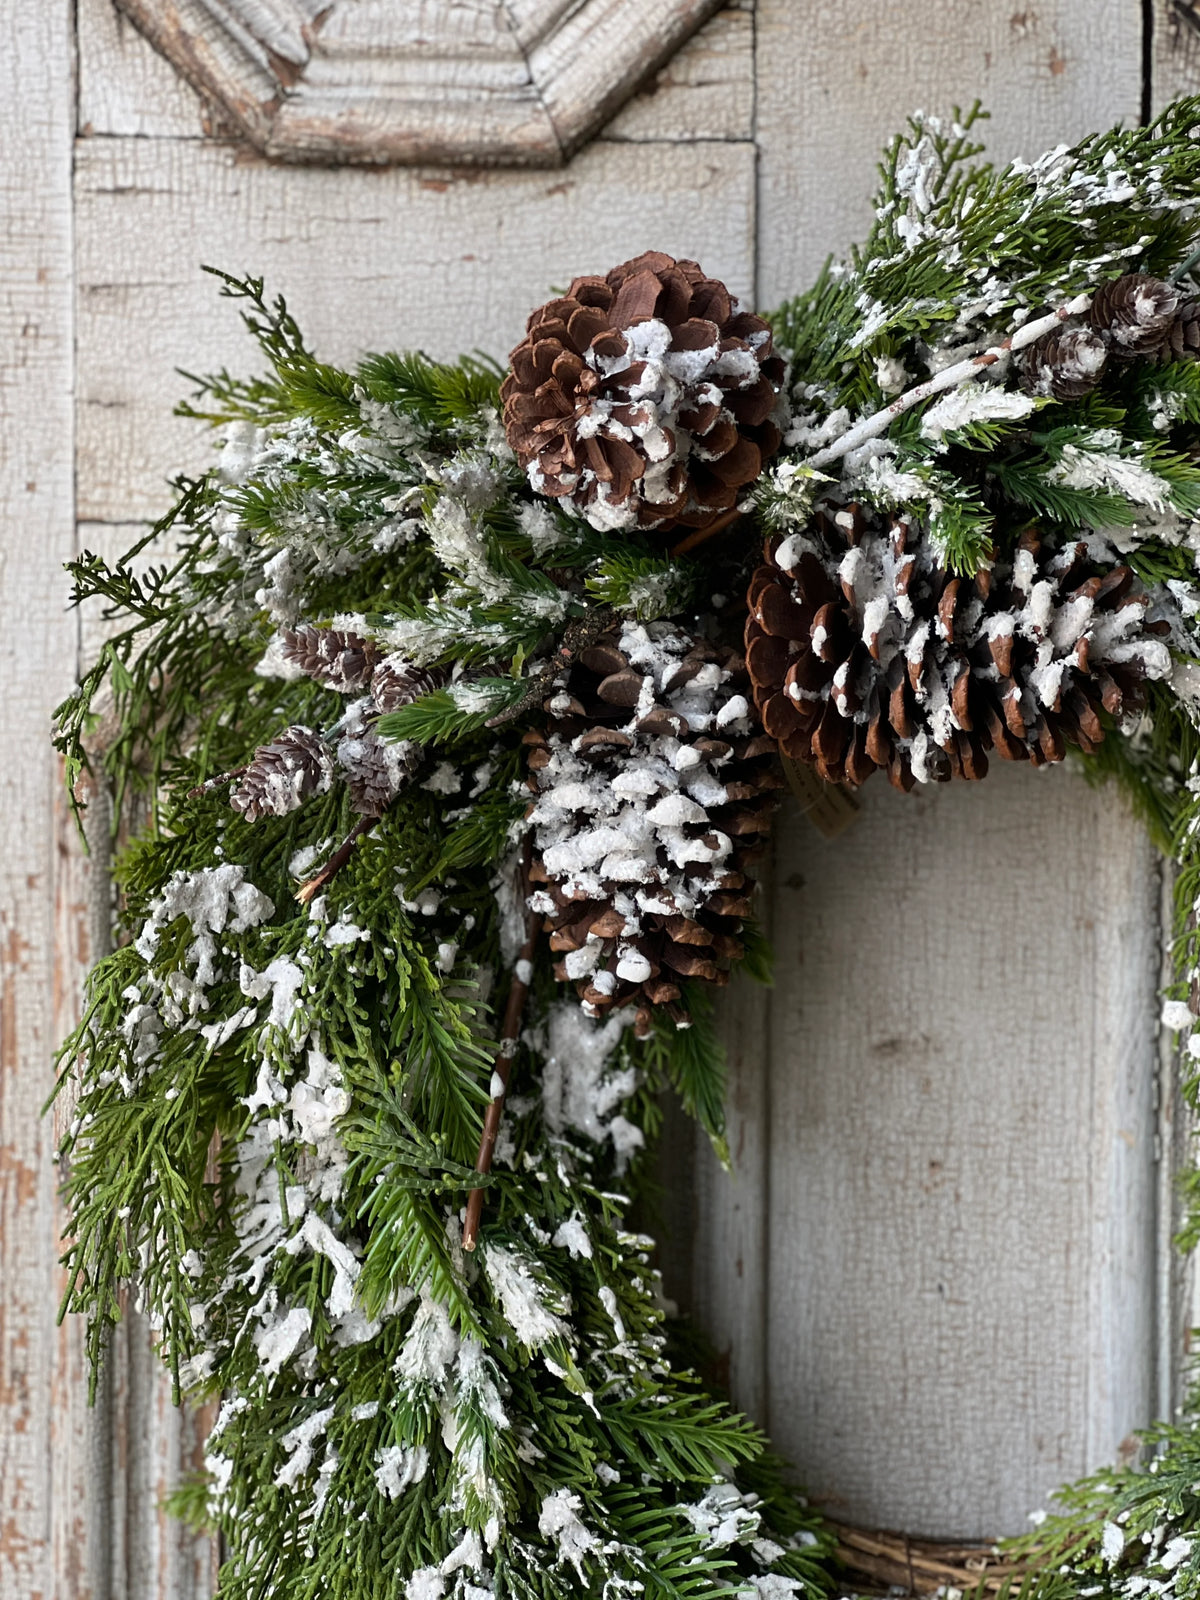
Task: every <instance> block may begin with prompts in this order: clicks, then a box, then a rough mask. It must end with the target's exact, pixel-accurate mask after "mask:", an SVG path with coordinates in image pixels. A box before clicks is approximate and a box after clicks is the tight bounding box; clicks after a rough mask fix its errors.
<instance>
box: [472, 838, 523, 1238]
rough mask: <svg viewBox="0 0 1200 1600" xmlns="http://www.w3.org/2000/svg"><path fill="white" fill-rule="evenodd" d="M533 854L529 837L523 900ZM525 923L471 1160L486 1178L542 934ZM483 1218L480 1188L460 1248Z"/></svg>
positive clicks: (476, 1235)
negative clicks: (494, 1089) (494, 1088)
mask: <svg viewBox="0 0 1200 1600" xmlns="http://www.w3.org/2000/svg"><path fill="white" fill-rule="evenodd" d="M532 853H533V841H532V838H529V837H527V838H526V841H525V854H524V858H523V860H522V862H521V887H522V892H523V893H524V895H525V897H526V900H528V896H529V866H530V861H531V858H532ZM527 917H528V921H527V922H526V924H525V928H526V939H525V943H524V944H523V945H522V946H521V953H520V955H519V956H518V957H517V964H516V966H515V967H514V969H513V980H512V984H511V986H510V988H509V991H508V1004H507V1005H506V1006H505V1008H504V1027H503V1029H502V1030H501V1034H500V1048H499V1050H498V1051H497V1052H496V1065H495V1067H494V1069H493V1071H492V1082H493V1084H495V1081H496V1079H497V1078H499V1080H500V1092H499V1093H498V1094H494V1095H493V1096H492V1099H491V1102H490V1104H489V1105H488V1108H487V1113H486V1115H485V1116H484V1119H483V1136H482V1137H481V1138H480V1141H479V1154H478V1156H477V1157H476V1158H475V1170H476V1172H478V1173H481V1174H483V1175H484V1176H486V1175H487V1174H488V1173H489V1172H490V1171H491V1170H492V1156H493V1155H494V1154H495V1151H496V1139H497V1136H498V1135H499V1132H500V1118H501V1117H502V1116H503V1114H504V1097H505V1095H506V1094H507V1093H508V1078H509V1074H510V1073H511V1072H512V1064H513V1060H514V1058H515V1057H516V1054H517V1044H518V1042H519V1040H518V1036H519V1034H520V1031H521V1018H522V1016H523V1015H524V1012H525V1002H526V1000H528V998H529V980H530V978H531V977H532V971H531V968H532V966H533V955H534V951H535V949H536V948H537V942H538V936H539V935H540V933H541V931H542V919H541V917H539V916H535V915H534V914H533V913H532V912H527ZM482 1215H483V1188H482V1186H480V1187H479V1188H477V1189H472V1190H471V1192H470V1194H469V1195H468V1196H467V1218H466V1221H465V1222H464V1223H463V1240H462V1242H463V1249H464V1250H474V1248H475V1244H476V1241H477V1240H478V1238H479V1219H480V1217H481V1216H482Z"/></svg>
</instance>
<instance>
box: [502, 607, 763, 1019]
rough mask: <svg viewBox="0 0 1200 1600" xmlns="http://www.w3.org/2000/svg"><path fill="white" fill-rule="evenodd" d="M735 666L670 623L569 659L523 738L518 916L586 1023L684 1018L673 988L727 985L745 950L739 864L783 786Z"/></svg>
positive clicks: (750, 856)
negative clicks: (525, 860)
mask: <svg viewBox="0 0 1200 1600" xmlns="http://www.w3.org/2000/svg"><path fill="white" fill-rule="evenodd" d="M746 687H747V685H746V676H745V669H744V665H743V662H742V658H741V656H740V655H738V653H737V652H736V651H733V650H730V649H729V648H728V647H720V646H717V645H714V644H711V643H709V642H707V641H706V640H704V639H702V638H700V637H698V636H696V635H694V634H692V633H690V632H688V631H687V630H685V629H682V628H679V627H676V626H675V625H673V624H668V623H651V624H649V625H647V626H642V625H641V624H639V623H632V622H630V623H625V624H623V625H622V626H621V628H620V629H619V631H616V632H614V633H613V634H611V635H609V636H606V637H604V638H601V639H599V640H597V641H596V642H595V643H594V644H592V645H590V646H589V647H587V648H585V649H584V650H582V651H581V653H580V656H579V658H578V660H577V661H576V662H575V663H574V665H573V666H572V667H571V668H570V669H569V670H568V671H566V672H564V673H563V675H562V677H561V679H560V680H559V682H558V685H557V686H556V688H555V691H554V692H553V694H552V695H551V696H550V698H549V699H548V700H547V701H546V710H547V713H548V714H549V721H548V722H547V724H546V726H545V728H544V730H542V731H538V732H533V733H531V734H528V735H527V736H526V743H527V745H529V746H530V750H529V767H530V776H529V787H530V788H531V790H532V791H533V793H534V795H535V797H536V798H535V801H534V804H533V807H532V810H531V813H530V817H531V825H532V827H533V840H534V863H533V869H532V873H531V877H532V879H533V881H534V883H536V884H538V885H540V886H541V887H540V888H538V889H537V890H536V891H535V893H534V894H533V896H532V897H531V899H530V908H531V909H532V910H533V911H534V912H536V913H539V914H541V915H544V916H545V917H546V918H547V919H548V923H549V926H550V929H551V937H550V946H551V949H552V950H555V951H557V952H559V953H560V955H561V960H560V961H559V963H558V965H557V966H556V968H555V972H556V974H557V976H558V977H559V978H560V979H562V980H572V981H574V983H575V986H576V989H577V990H578V992H579V995H580V997H581V998H582V1000H583V1002H584V1007H585V1009H586V1010H587V1011H588V1012H589V1013H590V1014H591V1015H593V1016H600V1015H603V1014H604V1013H605V1012H606V1011H609V1010H611V1009H612V1008H613V1007H614V1006H624V1005H630V1004H634V1005H637V1007H638V1010H639V1016H638V1029H639V1032H643V1033H644V1032H645V1031H646V1030H647V1029H648V1028H649V1026H650V1011H649V1008H650V1007H651V1006H656V1005H661V1006H667V1007H669V1008H672V1013H673V1014H674V1015H675V1017H676V1020H677V1021H680V1020H682V1013H681V1011H680V1010H679V1006H678V1002H679V1001H680V999H681V991H680V987H679V983H680V979H682V978H693V979H702V980H704V981H706V982H709V983H724V982H725V981H726V980H727V978H728V973H729V963H730V962H731V961H734V960H736V959H737V958H738V957H739V956H740V955H741V953H742V945H741V940H740V939H739V937H738V936H739V933H740V931H741V924H742V918H743V917H744V916H746V914H747V912H748V910H749V904H750V893H751V890H752V889H753V881H752V878H751V867H752V863H753V861H754V860H755V858H756V857H757V855H758V854H759V853H760V851H761V847H762V842H763V838H764V836H765V834H766V833H767V831H768V829H769V826H770V813H771V810H772V809H773V805H774V790H775V789H777V788H778V787H779V786H780V784H781V782H782V778H781V775H780V774H779V771H778V764H777V762H776V761H775V758H774V747H773V746H772V744H771V741H770V740H769V739H766V738H764V737H763V736H762V735H761V734H760V733H759V732H758V730H757V728H756V726H755V724H754V721H753V717H752V714H751V711H750V707H749V705H748V704H747V701H746V699H745V696H744V694H743V692H742V691H743V690H744V689H745V688H746Z"/></svg>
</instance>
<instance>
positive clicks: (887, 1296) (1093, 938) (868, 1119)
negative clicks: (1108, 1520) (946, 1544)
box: [762, 763, 1159, 1538]
mask: <svg viewBox="0 0 1200 1600" xmlns="http://www.w3.org/2000/svg"><path fill="white" fill-rule="evenodd" d="M997 765H998V766H999V767H1000V770H999V771H993V773H992V774H991V775H990V776H989V777H988V779H987V781H986V783H983V784H979V785H967V784H952V785H948V786H947V787H946V788H944V789H942V788H939V789H936V790H934V791H932V792H921V793H918V794H917V795H915V796H912V797H904V796H901V795H897V794H895V793H894V792H893V791H891V790H890V789H888V788H887V787H886V786H884V785H879V786H868V787H867V789H866V790H864V795H863V800H864V806H863V812H862V815H861V817H860V819H859V821H858V822H857V823H856V824H854V826H852V827H851V828H850V829H849V830H848V831H847V832H846V833H845V834H843V835H842V836H841V837H839V838H838V839H836V840H834V841H831V842H825V841H822V840H820V839H818V838H817V836H816V835H815V834H814V833H813V832H812V831H811V830H810V829H807V828H806V827H804V826H803V825H802V824H801V823H800V822H799V820H798V819H797V818H795V817H794V816H792V815H791V814H790V813H789V814H787V815H785V817H784V819H783V824H782V826H781V827H780V830H779V834H778V838H777V844H776V848H777V866H776V872H775V891H776V894H777V895H778V897H779V902H780V903H779V906H778V909H777V912H776V915H775V919H774V928H775V941H776V952H777V975H776V987H775V990H774V992H773V1000H772V1005H771V1012H770V1018H769V1027H770V1042H769V1046H768V1058H769V1066H768V1078H769V1082H768V1090H767V1095H768V1106H769V1109H768V1112H767V1123H768V1128H769V1157H768V1159H769V1173H768V1177H767V1181H766V1189H767V1193H768V1195H769V1204H768V1206H767V1215H768V1219H769V1221H768V1225H769V1230H770V1232H769V1243H768V1269H767V1271H768V1286H767V1303H768V1325H767V1327H768V1331H767V1371H768V1375H769V1376H768V1385H769V1387H768V1396H767V1403H766V1407H765V1411H764V1412H763V1413H762V1415H763V1416H764V1419H765V1420H766V1422H767V1423H768V1425H769V1427H770V1430H771V1433H772V1436H773V1438H774V1440H775V1442H776V1444H777V1446H778V1447H779V1448H780V1449H781V1450H782V1451H784V1452H785V1453H786V1454H787V1455H789V1456H790V1457H791V1458H792V1459H793V1460H794V1461H795V1462H796V1464H797V1466H798V1468H799V1470H800V1473H801V1476H802V1478H803V1480H804V1481H806V1483H807V1484H808V1487H809V1489H810V1490H811V1492H812V1494H813V1496H814V1497H815V1498H816V1499H818V1500H819V1501H820V1502H821V1503H822V1504H823V1505H825V1506H827V1508H828V1509H829V1510H830V1511H831V1513H833V1514H834V1515H836V1516H839V1517H841V1518H844V1519H845V1520H849V1521H852V1522H854V1521H858V1522H867V1523H871V1524H874V1525H876V1526H880V1525H882V1526H887V1527H901V1528H904V1529H905V1530H906V1531H908V1532H912V1533H918V1534H927V1535H930V1536H934V1537H946V1538H976V1537H989V1536H993V1535H996V1534H999V1533H1014V1532H1017V1531H1019V1530H1020V1529H1021V1528H1022V1527H1024V1526H1025V1525H1026V1522H1025V1518H1026V1516H1027V1514H1028V1513H1029V1512H1030V1511H1032V1510H1034V1509H1036V1508H1037V1507H1038V1506H1039V1505H1042V1504H1044V1503H1045V1498H1046V1496H1047V1493H1048V1492H1049V1491H1050V1490H1052V1489H1053V1488H1054V1486H1055V1485H1056V1484H1058V1483H1059V1482H1061V1481H1063V1480H1064V1479H1066V1478H1069V1477H1073V1476H1076V1475H1078V1474H1079V1473H1081V1472H1083V1471H1085V1470H1090V1469H1092V1468H1094V1467H1097V1466H1099V1465H1101V1464H1103V1463H1104V1462H1106V1461H1109V1460H1112V1459H1114V1457H1115V1456H1117V1455H1119V1454H1121V1453H1123V1452H1127V1451H1128V1450H1129V1449H1130V1448H1131V1443H1130V1441H1129V1435H1130V1433H1131V1431H1132V1430H1133V1429H1134V1428H1135V1427H1138V1426H1141V1425H1144V1424H1145V1423H1146V1422H1148V1421H1149V1420H1150V1418H1151V1415H1152V1412H1153V1410H1154V1407H1155V1404H1156V1401H1157V1398H1158V1397H1157V1394H1156V1392H1155V1373H1154V1351H1155V1343H1156V1340H1155V1326H1154V1324H1155V1303H1156V1278H1157V1272H1156V1252H1155V1215H1156V1190H1157V1176H1156V1168H1155V1154H1156V1148H1155V1147H1156V1133H1157V1123H1156V1114H1155V1104H1154V1094H1155V1078H1156V1067H1157V1060H1156V1056H1157V1038H1156V1022H1157V1004H1156V1000H1155V989H1156V984H1157V981H1158V976H1159V952H1158V941H1157V928H1158V915H1159V901H1158V884H1157V873H1156V865H1155V859H1154V854H1153V851H1152V849H1151V846H1150V845H1149V843H1148V842H1147V841H1146V839H1145V837H1144V836H1143V834H1142V831H1141V829H1140V827H1139V826H1138V824H1137V823H1136V822H1135V821H1134V820H1133V819H1132V818H1131V817H1130V816H1129V814H1128V813H1127V811H1126V809H1125V807H1124V804H1123V802H1122V801H1121V799H1120V798H1119V796H1117V795H1116V794H1114V793H1112V792H1108V791H1104V792H1098V791H1096V790H1093V789H1091V788H1089V787H1088V786H1087V785H1086V784H1085V783H1084V782H1083V780H1082V779H1081V778H1080V777H1078V776H1077V775H1075V774H1074V773H1072V772H1070V771H1067V770H1065V769H1052V770H1051V771H1049V772H1048V773H1045V774H1040V775H1039V774H1035V773H1033V772H1031V771H1030V770H1028V769H1025V768H1012V767H1005V766H1003V765H1001V764H999V763H998V764H997Z"/></svg>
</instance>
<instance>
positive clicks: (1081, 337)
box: [1021, 327, 1108, 400]
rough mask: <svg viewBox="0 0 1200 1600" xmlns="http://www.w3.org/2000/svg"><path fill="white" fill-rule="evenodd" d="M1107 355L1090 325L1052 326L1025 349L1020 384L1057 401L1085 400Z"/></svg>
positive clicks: (1098, 376) (1033, 392)
mask: <svg viewBox="0 0 1200 1600" xmlns="http://www.w3.org/2000/svg"><path fill="white" fill-rule="evenodd" d="M1107 355H1108V346H1107V345H1106V344H1105V342H1104V340H1103V339H1102V338H1101V337H1100V335H1099V334H1098V333H1094V332H1093V331H1092V329H1091V328H1066V327H1063V328H1052V329H1051V330H1050V332H1049V333H1044V334H1043V335H1042V337H1041V338H1040V339H1039V340H1038V341H1037V343H1036V344H1031V345H1030V347H1029V349H1028V350H1027V351H1026V354H1025V360H1024V362H1023V363H1022V366H1021V387H1022V388H1023V389H1025V390H1027V391H1028V392H1029V393H1030V394H1040V395H1049V396H1051V397H1052V398H1053V399H1055V400H1082V399H1083V397H1084V395H1085V394H1090V393H1091V391H1092V390H1093V389H1094V388H1095V387H1096V385H1097V384H1098V383H1099V382H1100V375H1101V373H1102V372H1103V371H1104V362H1105V360H1106V358H1107Z"/></svg>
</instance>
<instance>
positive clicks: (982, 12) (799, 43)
mask: <svg viewBox="0 0 1200 1600" xmlns="http://www.w3.org/2000/svg"><path fill="white" fill-rule="evenodd" d="M1141 27H1142V22H1141V6H1140V3H1139V0H1087V3H1086V4H1081V3H1080V0H1046V3H1039V4H1038V5H1037V6H1036V7H1035V6H1027V5H1025V4H1024V0H1012V3H1009V0H1003V3H1001V0H889V3H888V4H886V5H881V4H880V3H879V0H814V3H813V4H809V5H803V6H799V5H796V4H794V0H759V5H758V11H757V23H756V28H757V41H758V44H757V79H756V83H757V95H758V122H757V127H758V140H759V148H760V152H761V155H760V160H761V176H760V191H759V192H760V212H759V263H758V266H759V282H758V289H759V300H760V303H761V304H762V305H765V306H773V305H776V304H778V303H779V302H780V301H781V300H783V299H784V298H786V297H787V296H789V295H792V294H796V293H797V292H798V291H799V290H801V289H803V288H806V287H807V286H808V284H809V283H810V282H811V281H812V279H813V278H814V277H815V275H816V273H817V271H818V270H819V269H820V266H821V263H822V262H823V261H824V259H825V257H826V255H827V254H828V253H829V252H830V251H834V252H835V253H841V252H842V251H844V250H845V249H846V247H847V246H848V245H849V244H851V243H852V242H853V241H854V240H855V239H856V238H859V237H861V236H862V235H863V234H864V233H865V231H866V228H867V226H868V224H869V222H870V216H871V212H870V196H871V193H872V191H873V189H874V186H875V163H876V162H877V160H878V158H879V151H880V149H881V147H882V146H883V145H884V143H885V142H886V141H887V139H888V138H890V137H891V135H892V134H893V133H894V132H896V131H897V129H899V128H900V127H902V126H903V124H904V119H905V118H906V117H907V115H908V113H909V112H910V111H912V110H914V109H916V108H922V109H924V110H925V111H928V112H941V113H949V112H950V111H951V109H952V107H954V106H955V105H960V106H969V105H970V104H971V103H972V102H973V101H974V100H975V99H976V98H977V97H978V98H980V99H982V100H983V102H984V104H985V105H986V106H987V107H988V108H989V109H990V110H991V112H992V114H993V120H992V122H991V124H990V129H989V128H985V133H986V136H987V138H988V143H989V152H990V153H991V154H992V155H993V156H994V157H996V158H997V159H999V160H1001V161H1006V160H1008V159H1009V158H1010V157H1012V156H1014V155H1017V154H1024V155H1036V154H1038V153H1040V152H1041V151H1042V150H1043V149H1047V148H1049V147H1050V146H1052V145H1055V144H1058V143H1060V142H1062V141H1063V140H1071V139H1076V138H1079V137H1081V136H1082V135H1083V134H1085V133H1088V132H1090V131H1092V130H1093V129H1095V128H1096V127H1098V126H1101V125H1106V124H1109V123H1112V122H1116V121H1119V120H1120V119H1122V118H1124V119H1126V120H1128V121H1131V122H1136V121H1137V118H1138V112H1139V107H1140V103H1141Z"/></svg>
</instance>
